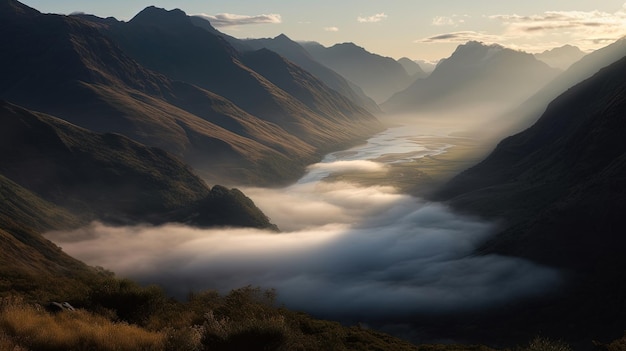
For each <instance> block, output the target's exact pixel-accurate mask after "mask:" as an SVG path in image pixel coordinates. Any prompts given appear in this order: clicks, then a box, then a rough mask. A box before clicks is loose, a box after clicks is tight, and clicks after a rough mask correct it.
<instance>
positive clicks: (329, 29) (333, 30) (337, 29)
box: [324, 27, 339, 32]
mask: <svg viewBox="0 0 626 351" xmlns="http://www.w3.org/2000/svg"><path fill="white" fill-rule="evenodd" d="M324 30H325V31H327V32H339V28H337V27H324Z"/></svg>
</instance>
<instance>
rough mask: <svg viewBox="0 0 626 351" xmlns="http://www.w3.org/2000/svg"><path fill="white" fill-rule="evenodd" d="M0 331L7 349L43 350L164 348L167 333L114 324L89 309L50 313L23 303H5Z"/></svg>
mask: <svg viewBox="0 0 626 351" xmlns="http://www.w3.org/2000/svg"><path fill="white" fill-rule="evenodd" d="M0 333H4V335H2V334H0V336H2V337H0V345H2V346H1V347H5V349H6V350H14V349H15V347H16V346H18V347H20V348H22V349H23V347H26V348H27V349H32V350H41V351H48V350H50V351H52V350H104V351H122V350H163V349H164V345H165V341H166V340H165V339H166V335H165V334H164V333H157V332H149V331H146V330H144V329H141V328H139V327H136V326H132V325H129V324H126V323H113V322H111V321H109V320H108V319H106V318H104V317H102V316H97V315H94V314H92V313H89V312H86V311H80V310H79V311H76V312H62V313H58V314H55V315H51V314H49V313H47V312H45V311H41V310H39V309H37V308H35V307H32V306H28V305H22V304H12V305H9V306H4V308H3V309H2V311H1V312H0ZM12 347H13V348H12ZM20 348H17V350H19V349H20ZM1 350H4V349H1Z"/></svg>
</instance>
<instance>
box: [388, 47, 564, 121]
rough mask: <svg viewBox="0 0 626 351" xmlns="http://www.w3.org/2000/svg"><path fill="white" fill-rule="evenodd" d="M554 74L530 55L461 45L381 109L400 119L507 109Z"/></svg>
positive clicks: (526, 96) (501, 49) (498, 48)
mask: <svg viewBox="0 0 626 351" xmlns="http://www.w3.org/2000/svg"><path fill="white" fill-rule="evenodd" d="M556 74H558V70H556V69H553V68H550V67H549V66H548V65H546V64H545V63H543V62H540V61H538V60H537V59H535V58H534V57H533V56H532V55H530V54H527V53H523V52H519V51H514V50H511V49H507V48H504V47H502V46H499V45H485V44H482V43H479V42H468V43H466V44H464V45H459V47H458V48H457V49H456V51H455V52H454V53H453V54H452V55H451V56H450V57H449V58H447V59H445V60H443V61H441V62H440V63H439V64H438V65H437V68H435V70H434V71H433V72H432V73H431V74H430V75H429V76H428V77H426V78H424V79H418V80H416V81H415V82H414V83H413V84H412V85H411V86H410V87H408V88H407V89H406V90H404V91H402V92H399V93H397V94H395V95H394V96H393V97H391V98H390V99H389V100H388V101H386V102H385V103H383V104H382V105H381V107H382V109H383V110H384V111H385V112H388V113H397V114H403V113H412V112H425V111H431V112H432V111H440V112H450V111H455V110H456V111H461V112H465V113H467V112H468V109H469V108H472V107H474V108H475V107H480V108H485V107H487V108H488V107H493V109H496V110H497V109H504V108H507V109H508V108H509V106H510V105H511V104H519V103H521V102H522V101H524V100H525V99H527V98H528V97H529V96H531V95H532V94H533V93H535V92H536V91H537V90H538V89H540V88H541V87H543V85H545V84H546V83H547V82H549V81H550V80H551V79H552V78H553V77H554V76H556ZM467 117H468V118H470V117H472V116H467Z"/></svg>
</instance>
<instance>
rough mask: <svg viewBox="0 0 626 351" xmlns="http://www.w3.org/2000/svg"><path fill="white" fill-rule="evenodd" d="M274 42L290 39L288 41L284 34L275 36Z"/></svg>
mask: <svg viewBox="0 0 626 351" xmlns="http://www.w3.org/2000/svg"><path fill="white" fill-rule="evenodd" d="M274 39H276V40H289V41H291V39H289V37H288V36H286V35H285V34H284V33H281V34H280V35H279V36H277V37H276V38H274Z"/></svg>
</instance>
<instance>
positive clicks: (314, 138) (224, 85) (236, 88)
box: [109, 7, 376, 147]
mask: <svg viewBox="0 0 626 351" xmlns="http://www.w3.org/2000/svg"><path fill="white" fill-rule="evenodd" d="M109 33H110V35H111V37H112V38H114V40H115V41H116V42H117V43H119V45H120V46H121V47H122V48H123V50H124V51H126V52H127V53H129V54H130V55H131V56H132V57H133V58H135V59H136V60H138V61H139V62H140V63H141V64H143V65H145V66H146V67H148V68H150V69H153V70H156V71H159V72H162V73H164V74H166V75H168V76H169V77H171V78H173V79H177V80H182V81H186V82H190V83H192V84H195V85H198V86H200V87H202V88H205V89H208V90H210V91H212V92H215V93H217V94H219V95H221V96H223V97H225V98H227V99H229V100H230V101H232V102H234V103H235V104H237V106H239V107H241V108H242V109H243V110H245V111H246V112H248V113H250V114H252V115H254V116H258V117H260V118H262V119H263V120H265V121H268V122H271V123H275V124H277V125H279V126H280V127H282V128H283V129H285V130H286V131H287V132H289V133H291V134H293V135H295V136H297V137H299V138H301V139H303V140H304V141H306V142H307V143H310V144H312V145H313V146H315V147H319V146H322V145H327V144H328V143H343V142H348V141H352V140H353V139H356V138H357V137H358V135H359V133H362V134H360V135H363V134H367V133H368V132H371V131H372V130H375V129H376V127H374V128H370V127H369V126H368V124H375V123H376V121H375V118H374V117H373V116H372V115H371V114H369V113H367V112H366V111H365V110H363V109H362V108H360V107H358V106H356V105H354V104H351V106H349V110H348V109H344V110H343V111H338V112H340V113H341V112H343V113H350V114H351V126H350V127H351V128H353V127H354V126H360V127H361V128H355V129H351V128H348V125H337V124H336V123H335V121H332V120H329V119H328V118H327V116H321V115H319V114H317V113H315V111H312V110H311V109H310V108H309V106H307V105H306V104H305V103H303V102H302V101H300V100H298V99H297V98H295V97H294V96H293V95H294V92H292V91H289V90H284V89H281V88H280V87H278V86H277V85H276V84H275V83H274V82H272V79H271V78H272V77H266V76H264V75H262V74H259V73H258V72H256V71H254V70H253V69H251V68H250V67H248V66H247V65H246V64H244V63H243V60H242V57H241V54H240V53H239V52H238V51H237V50H236V49H235V48H233V47H232V46H231V45H230V44H229V43H228V42H227V41H226V40H224V39H223V38H222V37H219V36H217V35H215V34H213V33H210V32H209V31H207V30H204V29H201V28H199V27H198V26H196V25H194V24H193V23H192V21H191V19H190V17H189V16H187V15H186V14H185V13H184V12H182V11H180V10H171V11H166V10H163V9H158V8H155V7H148V8H146V9H145V10H143V11H141V12H140V13H139V14H137V15H136V16H135V17H134V18H133V19H132V20H131V21H130V22H128V23H122V22H120V23H119V24H118V25H117V26H112V27H111V28H110V29H109ZM163 52H168V53H170V54H169V55H162V53H163ZM283 62H284V61H274V62H273V63H272V65H278V66H280V65H281V64H282V63H283ZM265 63H267V62H265ZM277 69H280V67H277ZM297 78H299V79H304V80H305V81H303V82H299V83H298V82H296V84H298V85H300V86H307V85H317V89H322V88H324V89H328V88H327V87H325V86H323V85H319V84H318V82H317V79H315V78H314V77H313V76H311V75H307V76H304V75H300V76H299V77H297ZM307 80H314V81H312V82H309V81H307ZM328 96H330V95H328ZM338 98H341V96H338ZM324 103H325V104H327V106H326V108H327V109H332V108H333V104H334V103H335V101H333V100H332V99H331V100H329V101H327V102H324ZM343 105H344V107H347V105H346V104H345V103H344V104H343ZM368 128H369V130H368ZM335 130H336V131H337V132H335Z"/></svg>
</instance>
